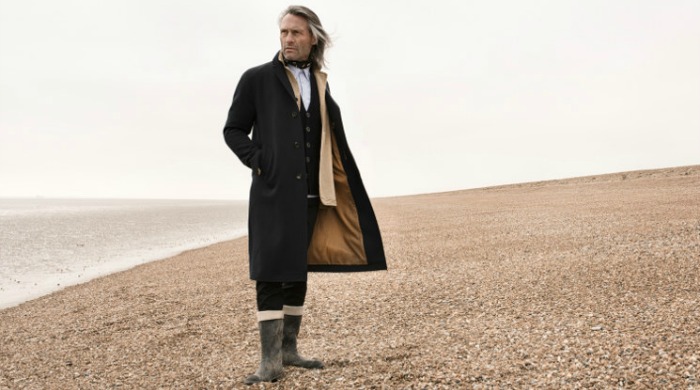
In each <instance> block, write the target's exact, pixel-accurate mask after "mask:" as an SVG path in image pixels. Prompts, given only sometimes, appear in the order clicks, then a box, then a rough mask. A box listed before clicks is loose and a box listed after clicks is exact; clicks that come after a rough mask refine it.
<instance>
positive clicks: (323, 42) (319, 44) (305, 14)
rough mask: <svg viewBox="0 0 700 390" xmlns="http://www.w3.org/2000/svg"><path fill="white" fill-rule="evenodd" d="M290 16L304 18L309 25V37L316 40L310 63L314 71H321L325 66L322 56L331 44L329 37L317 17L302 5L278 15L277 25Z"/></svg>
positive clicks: (291, 6)
mask: <svg viewBox="0 0 700 390" xmlns="http://www.w3.org/2000/svg"><path fill="white" fill-rule="evenodd" d="M290 14H291V15H294V16H298V17H300V18H304V20H306V22H307V23H308V24H309V30H311V35H312V36H313V37H314V38H316V45H314V47H313V48H312V49H311V55H310V57H311V61H312V62H313V66H314V67H315V68H316V69H318V70H321V69H323V67H324V66H325V65H326V59H325V57H324V54H325V52H326V49H327V48H329V47H331V44H332V43H331V37H330V36H329V35H328V33H327V32H326V30H324V29H323V26H322V25H321V19H319V18H318V15H316V13H315V12H314V11H312V10H310V9H308V8H306V7H304V6H303V5H290V6H289V7H287V9H285V10H284V11H282V13H281V14H280V17H279V21H278V24H280V23H282V18H284V17H285V16H287V15H290Z"/></svg>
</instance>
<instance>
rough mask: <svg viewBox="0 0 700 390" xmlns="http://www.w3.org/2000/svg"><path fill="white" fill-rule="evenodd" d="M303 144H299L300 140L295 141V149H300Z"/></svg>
mask: <svg viewBox="0 0 700 390" xmlns="http://www.w3.org/2000/svg"><path fill="white" fill-rule="evenodd" d="M300 146H301V145H299V142H297V141H294V149H299V147H300Z"/></svg>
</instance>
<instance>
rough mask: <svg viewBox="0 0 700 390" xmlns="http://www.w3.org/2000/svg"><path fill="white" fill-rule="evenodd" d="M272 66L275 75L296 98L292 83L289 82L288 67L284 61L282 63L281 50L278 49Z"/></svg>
mask: <svg viewBox="0 0 700 390" xmlns="http://www.w3.org/2000/svg"><path fill="white" fill-rule="evenodd" d="M272 67H273V68H274V69H275V76H277V79H278V80H279V81H280V83H282V85H284V89H286V90H287V93H289V95H290V96H291V97H292V98H294V99H296V96H295V95H294V90H293V89H292V85H291V84H290V83H289V79H288V78H287V72H286V67H285V66H284V63H282V53H281V52H279V51H278V52H277V54H276V55H275V58H273V59H272Z"/></svg>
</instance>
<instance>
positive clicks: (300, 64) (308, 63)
mask: <svg viewBox="0 0 700 390" xmlns="http://www.w3.org/2000/svg"><path fill="white" fill-rule="evenodd" d="M282 58H283V59H284V64H285V65H292V66H296V67H297V68H299V69H306V68H308V67H309V66H311V61H310V60H306V61H291V60H288V59H286V58H284V57H282Z"/></svg>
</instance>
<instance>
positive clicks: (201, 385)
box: [0, 166, 700, 389]
mask: <svg viewBox="0 0 700 390" xmlns="http://www.w3.org/2000/svg"><path fill="white" fill-rule="evenodd" d="M370 193H371V189H370ZM372 203H373V205H374V207H375V212H376V214H377V219H378V222H379V225H380V228H381V231H382V236H383V240H384V245H385V250H386V256H387V263H388V267H389V270H388V271H381V272H368V273H354V274H322V273H319V274H310V277H309V292H308V295H307V304H306V308H305V315H304V318H303V323H302V332H301V334H300V336H299V348H300V352H302V354H304V355H306V356H309V357H315V358H318V359H321V360H323V361H324V363H325V365H326V368H325V369H323V370H310V371H309V370H304V369H301V368H286V369H285V374H284V376H283V377H282V378H281V379H280V380H279V381H277V382H275V383H269V384H260V385H254V386H245V385H244V384H243V379H244V378H245V376H246V375H248V374H250V373H252V372H253V371H255V369H256V368H257V364H258V362H259V353H260V352H259V339H258V330H257V323H256V319H255V293H254V292H255V291H254V282H252V281H250V280H249V279H248V263H247V239H246V237H242V238H239V239H236V240H232V241H227V242H222V243H218V244H214V245H211V246H208V247H205V248H201V249H195V250H190V251H186V252H183V253H181V254H179V255H177V256H174V257H170V258H167V259H164V260H159V261H155V262H151V263H147V264H144V265H140V266H137V267H135V268H132V269H130V270H127V271H123V272H119V273H115V274H111V275H108V276H104V277H100V278H97V279H94V280H91V281H89V282H87V283H83V284H80V285H76V286H71V287H68V288H65V289H63V290H61V291H58V292H55V293H52V294H50V295H47V296H43V297H41V298H38V299H35V300H32V301H29V302H25V303H23V304H21V305H19V306H15V307H11V308H7V309H4V310H1V311H0V389H92V388H95V389H156V388H162V389H238V388H241V389H243V388H248V389H255V388H266V389H461V388H465V389H472V388H474V389H491V388H538V389H539V388H544V389H561V388H572V389H575V388H586V389H610V388H630V389H663V388H672V389H698V388H700V371H699V367H700V166H688V167H678V168H667V169H657V170H647V171H634V172H625V173H617V174H609V175H598V176H589V177H581V178H572V179H565V180H556V181H545V182H536V183H524V184H514V185H507V186H499V187H490V188H483V189H473V190H464V191H456V192H445V193H437V194H426V195H415V196H405V197H394V198H379V199H373V201H372Z"/></svg>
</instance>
